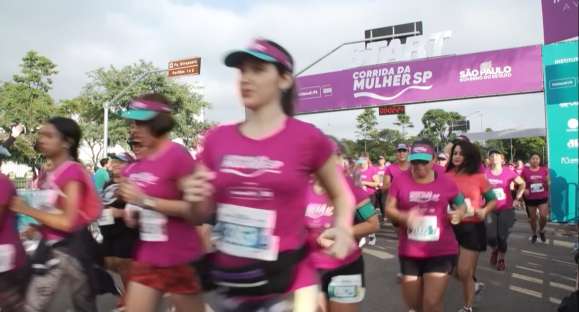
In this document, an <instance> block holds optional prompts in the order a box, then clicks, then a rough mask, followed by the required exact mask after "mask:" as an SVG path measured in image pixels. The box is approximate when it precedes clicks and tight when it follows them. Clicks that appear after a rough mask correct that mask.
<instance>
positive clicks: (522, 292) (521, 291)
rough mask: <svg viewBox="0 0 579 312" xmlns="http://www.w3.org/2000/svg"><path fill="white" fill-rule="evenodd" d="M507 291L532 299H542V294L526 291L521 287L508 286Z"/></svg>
mask: <svg viewBox="0 0 579 312" xmlns="http://www.w3.org/2000/svg"><path fill="white" fill-rule="evenodd" d="M509 289H510V290H512V291H516V292H518V293H521V294H524V295H529V296H533V297H536V298H539V299H541V298H543V294H541V293H540V292H538V291H534V290H530V289H527V288H523V287H519V286H514V285H511V286H509Z"/></svg>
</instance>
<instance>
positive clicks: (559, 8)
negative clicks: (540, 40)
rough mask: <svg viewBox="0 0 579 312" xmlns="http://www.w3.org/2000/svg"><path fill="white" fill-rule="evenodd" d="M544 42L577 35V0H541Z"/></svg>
mask: <svg viewBox="0 0 579 312" xmlns="http://www.w3.org/2000/svg"><path fill="white" fill-rule="evenodd" d="M541 2H542V4H543V34H544V37H545V43H552V42H557V41H561V40H565V39H569V38H573V37H577V36H578V35H579V26H578V22H577V19H578V18H579V0H542V1H541Z"/></svg>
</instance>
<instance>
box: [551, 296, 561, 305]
mask: <svg viewBox="0 0 579 312" xmlns="http://www.w3.org/2000/svg"><path fill="white" fill-rule="evenodd" d="M549 301H551V303H554V304H561V299H557V298H553V297H549Z"/></svg>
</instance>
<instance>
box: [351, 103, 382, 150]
mask: <svg viewBox="0 0 579 312" xmlns="http://www.w3.org/2000/svg"><path fill="white" fill-rule="evenodd" d="M377 125H378V119H377V117H376V113H375V111H374V109H373V108H365V109H364V111H362V113H361V114H360V115H358V117H356V128H357V129H358V130H356V134H357V135H358V138H359V139H361V140H362V142H363V144H364V152H367V151H368V148H367V145H368V140H370V138H371V137H372V136H373V135H374V136H375V135H376V133H377V130H376V126H377Z"/></svg>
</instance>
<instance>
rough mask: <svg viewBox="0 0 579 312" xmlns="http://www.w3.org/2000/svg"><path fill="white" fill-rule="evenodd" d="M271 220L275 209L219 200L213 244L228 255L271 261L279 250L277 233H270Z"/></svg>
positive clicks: (272, 220)
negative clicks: (220, 201) (215, 239)
mask: <svg viewBox="0 0 579 312" xmlns="http://www.w3.org/2000/svg"><path fill="white" fill-rule="evenodd" d="M275 222H276V213H275V211H271V210H263V209H255V208H248V207H242V206H235V205H227V204H220V205H219V207H218V209H217V224H216V226H215V232H216V233H217V234H216V237H217V241H216V247H217V249H219V250H220V251H222V252H224V253H226V254H230V255H232V256H237V257H243V258H250V259H258V260H264V261H275V260H277V257H278V253H279V237H278V236H274V235H273V230H274V227H275Z"/></svg>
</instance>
